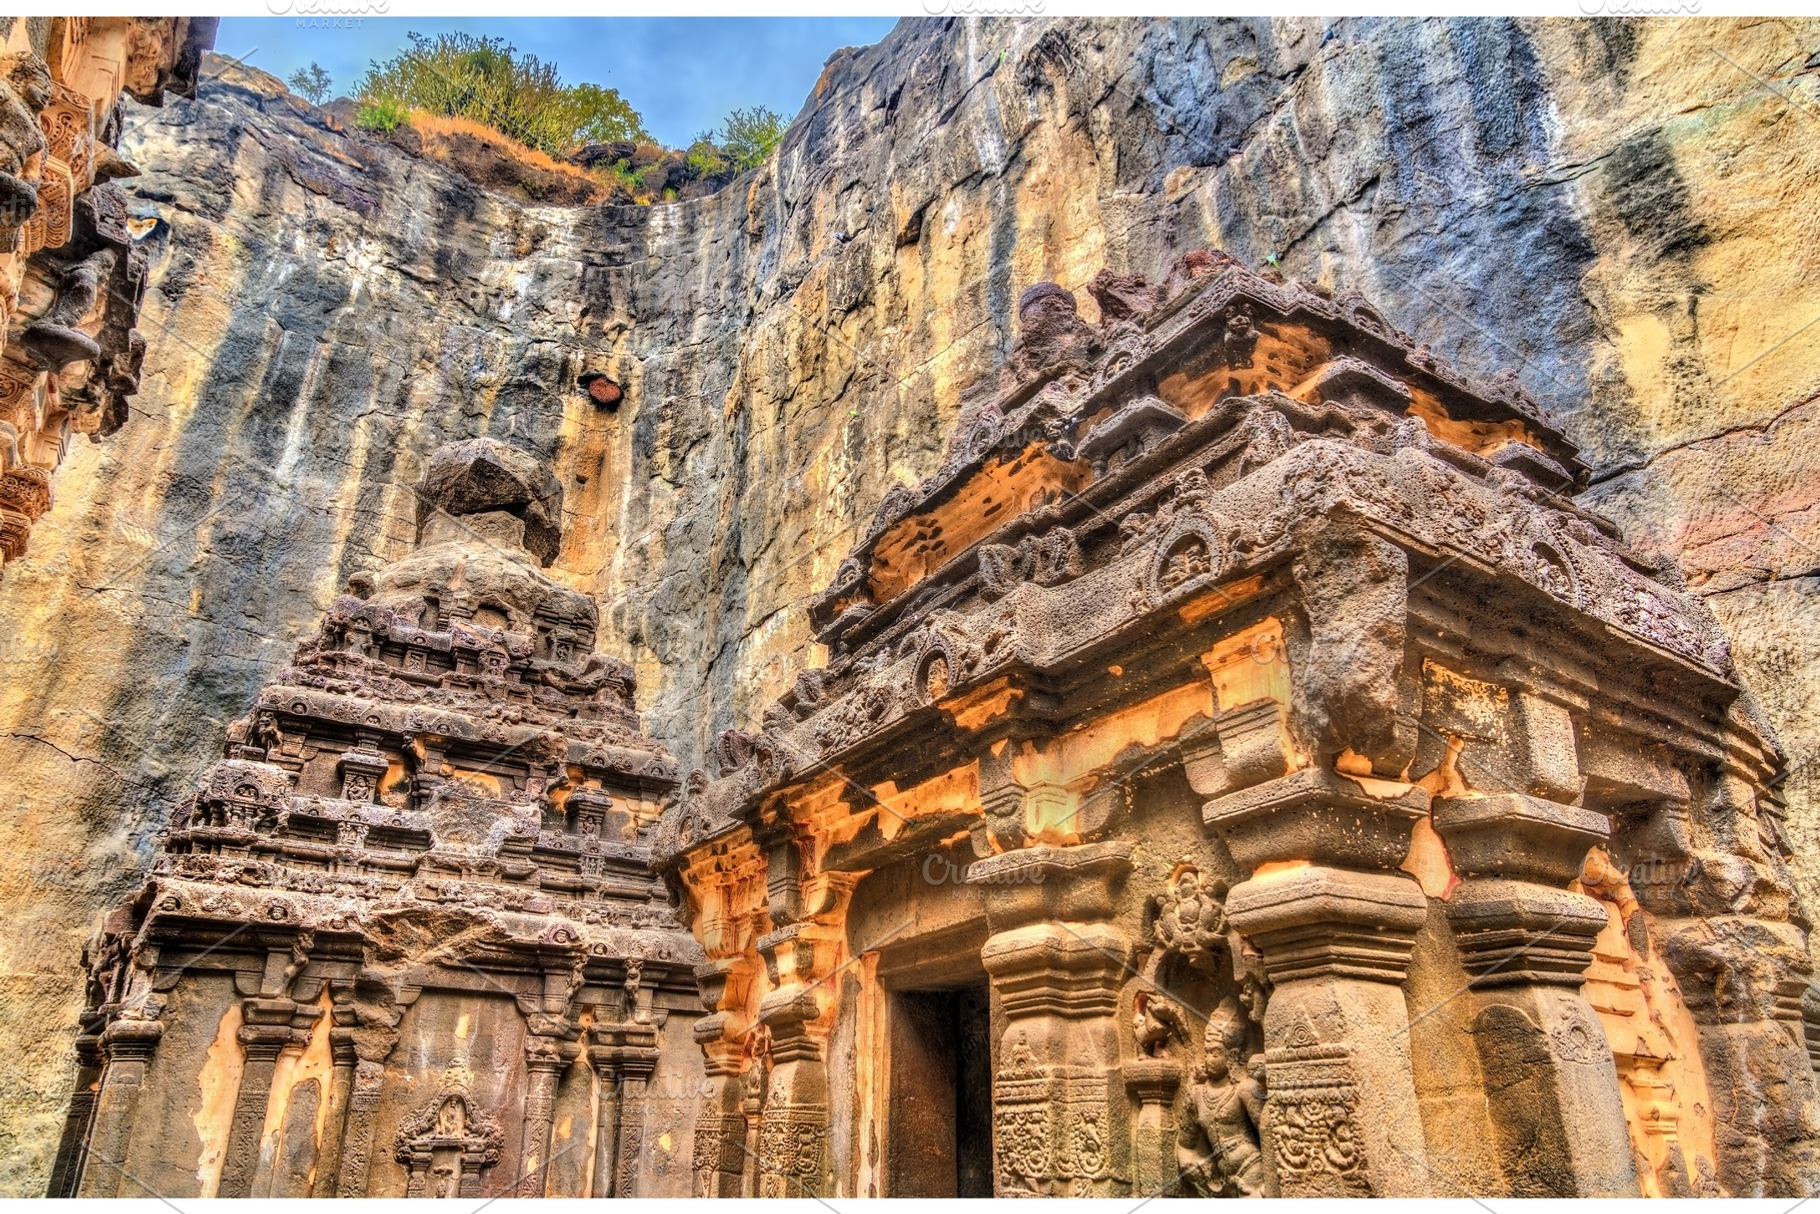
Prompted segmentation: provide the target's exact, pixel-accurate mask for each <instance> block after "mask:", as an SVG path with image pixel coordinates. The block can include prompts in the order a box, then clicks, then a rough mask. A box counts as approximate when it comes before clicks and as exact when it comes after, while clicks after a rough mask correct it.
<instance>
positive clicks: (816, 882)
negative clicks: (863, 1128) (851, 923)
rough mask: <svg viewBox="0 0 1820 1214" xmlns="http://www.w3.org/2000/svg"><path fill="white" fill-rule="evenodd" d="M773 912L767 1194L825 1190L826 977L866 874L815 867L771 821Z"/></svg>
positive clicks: (766, 947) (764, 948) (761, 1163)
mask: <svg viewBox="0 0 1820 1214" xmlns="http://www.w3.org/2000/svg"><path fill="white" fill-rule="evenodd" d="M761 846H763V847H764V848H765V851H766V863H765V886H766V896H767V901H768V904H769V908H770V918H771V922H773V923H776V924H780V925H781V926H779V927H777V928H776V929H775V930H773V931H770V932H767V933H766V934H765V935H763V936H761V937H759V939H758V941H757V942H756V945H755V947H756V949H757V952H758V954H759V956H760V957H761V958H762V959H763V960H764V964H765V969H766V971H767V973H768V975H769V977H770V979H771V986H772V989H771V991H770V992H769V993H768V994H766V995H765V997H764V998H763V999H762V1000H761V1001H760V1002H759V1005H758V1020H759V1023H761V1024H762V1025H764V1027H765V1029H766V1031H767V1032H768V1033H769V1034H770V1043H771V1044H770V1058H771V1063H772V1066H771V1072H770V1075H769V1076H768V1077H767V1087H766V1093H765V1107H764V1115H763V1118H762V1120H761V1123H760V1127H759V1137H758V1160H757V1164H758V1172H759V1176H758V1191H759V1196H761V1197H802V1196H805V1195H810V1194H813V1195H817V1196H819V1195H821V1194H823V1193H826V1192H828V1190H829V1187H830V1179H831V1176H832V1169H833V1161H832V1159H831V1158H830V1155H829V1149H828V1119H829V1101H828V1066H827V1059H826V1049H827V1043H828V1034H829V1033H830V1032H831V1031H832V1029H833V1019H834V1018H833V1011H834V1006H835V999H836V991H835V986H834V984H833V983H830V982H828V981H826V979H827V978H828V976H829V975H830V974H832V973H833V972H834V970H835V968H836V966H837V965H838V964H839V963H840V959H841V957H842V956H843V954H844V952H845V948H846V912H847V901H848V899H849V898H850V897H851V896H852V894H853V886H854V885H855V883H857V881H858V880H859V878H858V877H857V876H856V875H854V874H852V873H812V872H810V871H808V865H807V864H806V863H805V861H804V854H805V853H804V850H803V847H802V845H800V844H799V843H798V842H797V841H796V840H795V839H793V838H791V837H790V836H789V835H788V834H786V833H784V831H783V830H781V829H777V828H774V829H773V830H772V831H771V832H770V833H769V834H768V836H767V837H766V838H764V839H763V840H762V841H761Z"/></svg>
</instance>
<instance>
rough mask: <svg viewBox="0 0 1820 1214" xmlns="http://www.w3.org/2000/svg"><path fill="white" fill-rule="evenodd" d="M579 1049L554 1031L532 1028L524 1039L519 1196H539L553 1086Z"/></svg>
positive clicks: (547, 1152)
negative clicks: (523, 1106)
mask: <svg viewBox="0 0 1820 1214" xmlns="http://www.w3.org/2000/svg"><path fill="white" fill-rule="evenodd" d="M578 1052H579V1051H578V1050H577V1049H576V1047H575V1044H574V1043H573V1042H570V1041H566V1040H564V1039H563V1037H562V1036H561V1035H559V1034H556V1033H539V1032H536V1031H533V1032H532V1033H531V1034H530V1036H528V1037H526V1038H525V1072H526V1075H525V1117H524V1137H523V1138H522V1139H521V1140H520V1141H521V1145H520V1147H519V1152H518V1188H517V1196H519V1197H542V1196H543V1195H544V1184H545V1178H546V1177H545V1174H546V1173H547V1172H548V1171H549V1163H550V1126H551V1124H552V1122H553V1121H554V1119H555V1112H556V1086H557V1084H558V1083H560V1082H561V1081H562V1073H563V1070H564V1069H565V1068H566V1067H567V1066H568V1065H569V1063H570V1062H572V1061H574V1059H575V1056H576V1054H577V1053H578Z"/></svg>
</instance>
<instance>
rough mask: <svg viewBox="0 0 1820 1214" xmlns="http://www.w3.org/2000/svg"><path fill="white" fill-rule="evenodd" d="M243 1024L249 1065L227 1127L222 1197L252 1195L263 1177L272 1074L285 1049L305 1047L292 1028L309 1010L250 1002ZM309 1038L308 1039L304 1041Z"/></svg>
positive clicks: (242, 1042)
mask: <svg viewBox="0 0 1820 1214" xmlns="http://www.w3.org/2000/svg"><path fill="white" fill-rule="evenodd" d="M242 1007H243V1008H244V1022H243V1023H242V1024H241V1026H240V1045H241V1048H242V1050H243V1051H244V1052H245V1056H246V1061H245V1063H244V1065H243V1066H242V1068H241V1071H240V1091H239V1093H238V1095H237V1096H236V1097H235V1099H234V1116H233V1119H232V1120H231V1121H230V1122H229V1124H228V1142H227V1158H226V1160H225V1161H224V1162H223V1163H222V1165H221V1185H220V1187H219V1189H217V1190H216V1193H217V1196H220V1197H251V1196H253V1195H254V1193H253V1189H254V1184H255V1181H256V1179H257V1177H258V1174H259V1156H260V1151H259V1138H260V1135H261V1134H262V1133H263V1132H264V1130H265V1111H266V1104H267V1102H268V1101H269V1100H270V1098H271V1094H272V1075H273V1072H275V1071H276V1070H277V1069H278V1056H279V1055H280V1054H282V1053H284V1052H285V1050H286V1049H301V1048H303V1041H301V1040H299V1039H298V1032H297V1030H296V1029H294V1028H292V1025H291V1022H292V1019H293V1017H295V1016H297V1015H299V1014H300V1013H301V1012H305V1011H312V1010H314V1011H318V1013H319V1014H320V1009H304V1008H299V1007H298V1006H297V1004H296V1003H294V1002H293V1001H291V1000H289V999H282V998H280V999H264V998H251V999H248V1000H247V1001H246V1002H245V1003H244V1004H243V1005H242ZM305 1039H306V1040H307V1037H306V1038H305Z"/></svg>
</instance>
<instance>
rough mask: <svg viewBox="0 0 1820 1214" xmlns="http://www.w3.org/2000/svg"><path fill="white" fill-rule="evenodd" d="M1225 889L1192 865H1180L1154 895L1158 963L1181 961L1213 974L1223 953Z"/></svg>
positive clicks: (1224, 946)
mask: <svg viewBox="0 0 1820 1214" xmlns="http://www.w3.org/2000/svg"><path fill="white" fill-rule="evenodd" d="M1225 896H1226V886H1225V883H1224V882H1221V881H1219V880H1218V879H1216V878H1212V877H1208V876H1207V875H1206V874H1204V873H1202V872H1201V870H1200V869H1198V868H1196V867H1195V866H1194V865H1192V864H1180V865H1177V866H1176V870H1175V872H1173V873H1171V874H1170V876H1169V884H1168V885H1166V886H1164V888H1163V892H1162V893H1161V894H1159V895H1157V900H1156V901H1157V909H1156V940H1157V944H1158V946H1159V948H1160V953H1161V955H1160V957H1159V961H1161V960H1164V959H1167V958H1170V957H1180V958H1181V959H1182V960H1183V961H1184V962H1186V963H1187V964H1188V965H1190V966H1192V967H1193V968H1195V969H1199V970H1202V971H1206V972H1212V971H1213V969H1214V959H1215V957H1216V956H1217V955H1218V954H1220V953H1222V952H1224V950H1225V949H1226V930H1227V927H1226V907H1225V903H1224V899H1225Z"/></svg>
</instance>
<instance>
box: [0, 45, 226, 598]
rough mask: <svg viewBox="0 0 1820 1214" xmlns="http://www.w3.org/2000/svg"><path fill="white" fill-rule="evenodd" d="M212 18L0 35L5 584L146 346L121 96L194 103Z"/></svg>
mask: <svg viewBox="0 0 1820 1214" xmlns="http://www.w3.org/2000/svg"><path fill="white" fill-rule="evenodd" d="M216 21H217V19H216V18H214V17H6V18H0V22H3V23H5V25H4V30H5V32H4V34H0V570H3V569H4V567H5V565H6V564H7V562H9V561H16V560H18V559H20V558H21V557H23V556H24V555H25V551H26V544H27V541H28V538H29V536H30V534H31V529H32V524H33V523H35V522H36V521H37V520H38V519H39V518H40V517H41V516H42V515H43V514H44V512H45V511H46V510H49V509H50V505H51V474H52V473H53V472H54V471H56V469H57V465H58V464H60V463H61V462H62V460H63V455H64V452H65V451H66V450H67V449H68V447H69V442H70V438H71V436H72V435H75V434H87V435H89V436H90V437H91V438H93V439H96V440H97V441H98V440H100V439H101V438H104V437H106V436H107V435H110V434H112V433H114V431H116V430H118V429H119V428H120V427H121V426H122V425H123V424H124V423H125V421H126V415H127V405H126V398H127V397H128V396H131V395H132V394H133V393H135V392H137V391H138V390H139V368H140V363H141V362H142V360H143V359H144V358H145V339H144V338H143V337H141V336H140V335H139V333H138V332H137V331H135V329H134V325H136V324H137V323H138V320H139V306H140V301H141V299H142V297H143V296H144V294H145V282H146V261H147V255H146V251H145V249H144V248H143V247H142V246H141V243H140V241H141V238H142V237H144V236H146V235H147V234H148V233H149V232H150V230H151V227H152V225H149V224H148V225H146V226H145V227H144V228H143V229H141V228H140V227H139V225H138V224H136V223H135V222H134V221H133V220H132V218H131V217H130V216H129V214H128V212H127V199H126V195H125V194H124V193H123V192H122V191H121V189H120V187H119V186H118V185H115V184H113V182H114V181H115V180H116V179H118V178H123V177H133V176H136V175H137V174H138V172H139V170H138V169H136V168H134V167H133V166H132V165H131V164H129V163H128V162H127V161H125V160H123V159H122V158H121V157H120V155H119V153H118V152H116V151H115V150H114V149H115V145H116V144H117V143H118V141H119V137H120V130H121V124H122V122H123V120H124V113H123V109H124V107H123V106H122V104H121V100H120V98H121V95H122V94H123V93H124V94H125V95H126V96H129V97H132V98H134V99H135V100H137V101H141V102H144V103H145V104H147V105H163V104H164V98H165V94H166V93H167V92H169V93H174V94H176V95H178V96H182V97H194V96H195V95H196V80H197V73H198V70H199V68H200V65H201V62H202V53H203V52H204V51H205V50H207V49H208V48H209V47H210V46H211V45H213V43H214V39H215V26H216Z"/></svg>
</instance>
